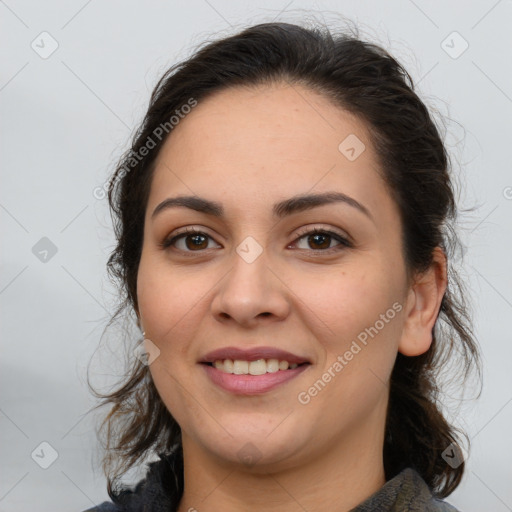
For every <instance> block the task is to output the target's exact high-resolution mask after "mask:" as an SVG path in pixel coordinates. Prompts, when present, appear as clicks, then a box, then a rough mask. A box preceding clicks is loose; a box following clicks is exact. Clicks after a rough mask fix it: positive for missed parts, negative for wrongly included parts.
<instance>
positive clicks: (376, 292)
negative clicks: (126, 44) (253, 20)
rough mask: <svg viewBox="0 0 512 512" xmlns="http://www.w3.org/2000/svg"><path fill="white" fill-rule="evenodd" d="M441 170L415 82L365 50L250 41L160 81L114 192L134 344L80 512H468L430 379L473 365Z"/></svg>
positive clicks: (444, 166)
mask: <svg viewBox="0 0 512 512" xmlns="http://www.w3.org/2000/svg"><path fill="white" fill-rule="evenodd" d="M448 171H449V161H448V156H447V153H446V150H445V147H444V145H443V142H442V140H441V138H440V135H439V133H438V130H437V128H436V126H435V124H434V123H433V121H432V119H431V117H430V115H429V113H428V110H427V109H426V107H425V105H424V104H423V103H422V101H421V100H420V99H419V98H418V96H417V95H416V94H415V92H414V91H413V86H412V81H411V79H410V77H409V75H408V74H407V72H406V71H405V70H404V69H403V67H401V65H400V64H398V63H397V62H396V60H394V59H393V58H392V57H391V56H390V55H389V54H388V53H387V52H386V51H385V50H383V49H381V48H379V47H378V46H375V45H372V44H369V43H366V42H363V41H361V40H359V39H358V38H357V37H355V36H349V35H345V34H341V35H332V34H330V33H329V32H328V31H327V30H325V29H324V30H322V29H306V28H303V27H300V26H297V25H292V24H286V23H267V24H261V25H257V26H254V27H250V28H248V29H246V30H244V31H243V32H241V33H239V34H236V35H234V36H231V37H227V38H225V39H222V40H218V41H216V42H212V43H209V44H207V45H205V46H204V47H203V48H202V49H200V50H199V51H198V52H197V53H196V54H195V55H194V56H193V57H192V58H190V59H189V60H187V61H186V62H183V63H180V64H178V65H176V66H174V67H173V68H171V69H170V70H169V71H168V72H167V73H166V74H165V75H164V76H163V77H162V78H161V80H160V81H159V83H158V84H157V86H156V89H155V91H154V92H153V95H152V97H151V102H150V106H149V109H148V112H147V114H146V116H145V119H144V121H143V123H142V126H141V127H140V129H139V130H138V132H137V133H136V135H135V137H134V140H133V144H132V148H131V150H130V151H129V152H127V153H126V154H125V155H124V157H123V159H122V160H121V162H120V163H119V166H118V168H117V171H116V173H115V175H114V176H113V177H112V180H111V183H110V185H111V188H110V190H109V200H110V205H111V208H112V210H113V212H114V214H115V218H116V224H115V231H116V236H117V240H118V245H117V247H116V249H115V251H114V252H113V254H112V256H111V258H110V260H109V268H110V270H111V271H112V272H113V275H114V276H115V277H117V278H118V279H119V280H120V282H121V284H122V286H123V290H124V292H125V296H124V298H125V303H124V305H123V306H124V307H126V308H128V309H129V310H132V311H133V312H134V313H135V314H136V318H137V322H138V325H139V327H140V329H141V332H142V335H143V339H144V343H143V345H139V346H138V347H137V348H136V350H135V353H134V357H133V360H134V365H133V367H132V369H131V373H130V375H129V378H128V379H127V380H126V381H125V382H124V383H123V384H122V385H121V386H120V387H119V388H118V389H117V390H115V391H113V392H112V393H111V394H109V395H104V396H103V403H104V404H110V405H111V406H112V408H111V411H110V413H109V415H108V417H107V418H106V420H105V422H104V427H106V431H107V443H106V444H107V455H106V458H105V464H104V465H105V468H106V472H107V476H108V477H109V479H108V491H109V495H110V497H111V499H112V503H107V502H105V503H104V504H102V505H100V506H98V507H96V508H94V509H91V510H94V511H97V512H99V511H107V510H116V511H121V510H122V511H134V510H137V511H139V510H140V511H142V510H144V511H160V510H166V511H169V510H172V511H178V512H184V511H191V510H198V511H200V512H201V511H217V510H226V511H227V510H233V511H235V510H247V511H252V510H277V509H279V510H280V511H283V510H285V511H287V510H308V511H319V510H327V509H329V510H336V511H348V510H356V511H359V512H362V511H370V510H371V511H373V510H378V511H388V510H389V511H391V510H393V511H398V510H400V511H401V510H425V511H426V510H428V511H434V510H435V511H453V510H455V508H453V507H452V506H451V505H449V504H448V503H447V502H445V501H444V498H445V497H446V496H448V495H449V494H450V493H451V492H452V491H453V490H454V489H455V488H456V487H457V485H458V484H459V483H460V481H461V478H462V475H463V471H464V460H463V456H462V451H461V448H460V445H459V441H458V437H457V434H456V430H455V428H454V427H453V426H451V425H450V424H449V423H448V422H447V420H446V419H445V418H444V417H443V414H442V412H441V409H440V407H439V404H438V401H437V397H438V395H437V384H436V380H435V375H436V372H437V371H438V370H439V369H440V368H441V367H442V365H443V363H444V362H445V361H448V360H450V361H451V360H452V358H453V357H454V354H456V353H458V354H462V357H463V361H462V365H461V367H462V368H464V369H465V370H466V372H467V370H468V369H469V368H470V367H476V368H478V367H479V366H478V364H479V356H478V351H477V346H476V342H475V340H474V337H473V335H472V331H471V324H470V321H469V317H468V313H467V311H466V308H465V305H464V303H463V302H462V298H461V296H460V283H459V282H458V281H457V279H456V274H455V273H454V271H453V269H452V267H451V266H450V264H449V261H448V258H449V256H450V254H449V248H450V247H451V245H452V244H453V243H454V242H456V239H455V238H454V235H453V233H452V232H451V231H450V226H451V224H450V223H451V222H453V220H454V218H455V214H456V207H455V203H454V195H453V190H452V184H451V181H450V177H449V174H448ZM118 313H119V312H118ZM142 346H143V347H144V349H145V357H142V356H141V352H140V350H141V347H142ZM452 349H453V350H452ZM452 352H453V353H452ZM150 454H153V455H154V454H158V460H156V461H153V462H152V463H151V464H150V466H149V470H148V473H147V475H146V477H145V478H144V479H143V480H141V481H140V482H139V483H138V484H137V486H136V487H135V488H132V489H130V488H126V487H125V488H120V487H119V486H116V485H115V484H117V483H119V479H120V477H121V476H122V475H123V474H124V473H125V472H126V471H127V470H128V469H130V468H131V467H134V466H135V465H136V463H137V462H140V461H142V460H143V459H144V458H145V457H146V456H148V455H150Z"/></svg>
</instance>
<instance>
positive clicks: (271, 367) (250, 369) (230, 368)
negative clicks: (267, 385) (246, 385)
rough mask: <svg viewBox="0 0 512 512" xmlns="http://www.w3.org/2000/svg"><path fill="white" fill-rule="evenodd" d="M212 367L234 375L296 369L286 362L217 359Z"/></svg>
mask: <svg viewBox="0 0 512 512" xmlns="http://www.w3.org/2000/svg"><path fill="white" fill-rule="evenodd" d="M213 366H214V367H215V368H217V370H220V371H221V372H225V373H234V374H235V375H264V374H265V373H275V372H277V371H279V370H288V368H289V369H290V370H293V369H294V368H297V366H298V364H297V363H291V364H290V363H288V361H279V360H278V359H266V360H265V359H258V360H257V361H240V360H238V359H236V360H234V361H233V360H232V359H224V360H221V359H217V360H216V361H214V363H213Z"/></svg>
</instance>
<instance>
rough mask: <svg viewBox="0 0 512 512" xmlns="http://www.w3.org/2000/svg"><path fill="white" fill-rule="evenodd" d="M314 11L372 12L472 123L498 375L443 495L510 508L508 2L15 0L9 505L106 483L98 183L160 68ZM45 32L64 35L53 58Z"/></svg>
mask: <svg viewBox="0 0 512 512" xmlns="http://www.w3.org/2000/svg"><path fill="white" fill-rule="evenodd" d="M301 9H306V10H308V11H314V12H316V13H317V16H318V18H320V19H321V16H322V14H323V15H324V16H325V19H326V21H327V22H328V23H329V22H330V20H335V19H336V17H337V14H338V13H339V14H342V15H344V16H346V17H347V18H349V19H351V20H353V21H354V22H355V23H356V24H359V25H360V26H361V29H362V31H361V35H362V36H364V37H366V38H367V39H370V40H373V41H375V42H378V43H380V44H383V45H384V46H385V47H387V48H388V49H389V50H390V51H391V52H392V53H393V54H394V55H395V56H396V57H397V58H399V59H400V60H401V61H402V62H403V63H404V64H405V66H406V68H407V69H408V70H409V72H410V73H411V75H412V76H413V78H414V79H415V81H416V82H418V83H419V86H418V87H419V88H418V91H419V93H420V94H421V95H422V97H423V98H424V99H425V101H426V102H427V103H428V105H429V106H430V107H431V108H434V109H436V110H438V111H439V112H441V114H443V115H445V116H448V117H449V118H451V119H454V120H456V121H457V122H458V123H460V124H457V123H456V122H449V123H448V126H447V129H448V133H447V144H448V146H449V150H450V152H451V153H452V155H453V157H454V162H455V163H456V164H457V163H458V164H460V165H458V166H457V168H458V172H460V175H461V181H462V183H463V184H464V186H463V188H462V191H461V206H465V207H471V206H474V205H475V204H477V205H478V208H477V209H476V210H475V211H473V212H472V213H470V214H467V215H465V216H464V217H463V218H462V226H461V227H462V229H463V233H462V234H463V239H464V240H465V242H466V243H467V245H468V251H467V254H466V282H467V284H468V286H469V288H470V290H471V291H472V293H473V294H474V304H475V325H476V330H477V334H478V338H479V340H480V343H481V347H482V353H483V360H484V364H485V373H484V378H485V380H484V390H483V394H482V397H481V399H480V401H479V402H477V403H476V404H474V403H472V402H471V401H469V400H468V402H467V403H466V402H465V403H464V405H463V407H462V408H460V409H459V412H458V413H456V421H457V422H458V424H460V425H461V426H463V427H464V428H466V429H467V430H468V433H469V434H470V437H471V438H472V442H473V451H472V454H471V457H470V459H469V461H468V470H467V474H466V476H465V479H464V482H463V484H462V485H461V486H460V487H459V489H458V490H457V491H456V492H455V493H454V494H452V495H451V496H450V498H449V500H448V501H450V502H451V503H453V504H454V505H455V506H457V507H459V508H460V509H461V510H462V511H464V512H469V511H483V510H485V511H490V510H492V511H493V512H504V511H507V510H512V486H511V485H510V484H511V482H512V463H511V462H510V459H511V454H512V441H511V437H510V431H511V425H512V403H511V401H512V372H511V371H510V370H511V361H512V343H511V337H510V329H509V326H508V320H509V319H510V317H511V313H512V309H511V308H512V277H511V276H512V272H511V270H512V268H511V261H512V260H511V258H510V254H511V252H512V232H511V222H510V221H511V219H512V188H511V187H512V172H511V159H510V148H511V136H512V130H511V122H510V119H511V116H512V66H511V63H512V58H511V57H512V35H511V34H512V31H511V29H510V27H511V26H512V2H511V1H510V0H501V1H496V0H485V1H479V2H476V1H473V2H467V1H462V0H458V1H452V2H445V1H439V0H437V1H433V2H432V1H431V2H427V1H426V0H416V1H412V0H394V1H388V2H382V1H377V0H374V1H365V2H361V1H348V0H344V1H338V2H334V1H330V2H329V1H318V2H304V1H299V0H295V1H290V0H276V1H274V2H272V1H263V0H258V1H255V2H251V3H249V2H247V1H238V2H235V1H231V2H229V1H226V0H208V1H206V0H190V1H188V2H163V1H154V0H153V1H148V2H142V1H133V0H131V1H126V0H125V1H120V0H115V1H110V2H100V1H99V0H89V1H85V0H74V1H68V2H64V1H55V0H53V1H45V2H35V1H32V2H22V1H16V0H6V1H2V2H0V15H1V19H2V32H1V33H2V45H1V46H0V52H1V56H2V62H3V65H2V74H1V79H0V109H1V113H0V115H1V121H2V138H1V158H2V170H1V172H2V176H1V191H0V219H1V226H2V273H1V277H0V303H1V326H2V328H1V332H2V347H1V373H0V379H1V381H0V384H1V397H0V425H1V444H0V456H1V463H2V469H1V479H0V511H2V512H7V511H18V512H19V511H33V510H38V511H40V512H44V511H52V512H58V511H67V512H71V511H77V512H79V511H81V510H84V509H85V508H88V507H90V506H92V505H93V504H96V503H99V502H101V501H102V500H104V499H106V497H107V496H106V491H105V481H104V478H103V476H102V474H101V471H100V470H99V469H98V460H99V458H98V455H99V450H98V446H97V442H96V439H95V435H94V430H93V426H94V422H95V421H96V420H97V417H94V415H91V414H89V415H85V413H86V412H87V411H88V410H89V408H90V407H91V405H93V403H94V402H93V401H92V399H91V397H90V395H89V392H88V389H87V386H86V380H85V376H86V366H87V363H88V362H89V360H90V358H91V356H92V354H93V352H94V350H95V348H96V347H97V346H98V343H99V340H100V337H101V333H102V330H103V327H104V326H105V324H106V321H107V320H108V318H109V312H110V311H111V309H112V305H113V303H114V302H113V300H114V298H115V297H114V296H113V295H112V294H113V292H114V290H113V289H112V287H111V285H110V284H109V283H108V281H107V279H106V274H105V263H106V260H107V257H108V254H109V251H110V250H111V249H112V247H113V235H112V231H111V227H110V220H109V215H108V211H107V209H106V201H105V199H103V200H101V199H100V200H98V199H96V198H95V197H94V195H93V191H94V189H95V188H96V187H98V186H102V185H103V183H104V182H105V180H106V179H107V175H108V173H109V172H110V171H111V170H112V167H113V164H114V162H115V159H116V158H117V157H118V156H119V155H120V154H121V152H122V150H123V149H125V148H126V147H127V143H128V139H129V136H130V135H131V133H132V131H133V129H134V128H135V127H136V125H137V123H138V121H139V120H140V119H141V116H142V115H143V112H144V109H145V107H146V106H147V101H148V99H149V94H150V91H151V90H152V88H153V86H154V84H155V82H156V79H157V78H158V77H159V76H160V75H161V73H162V72H163V71H164V70H165V68H166V67H167V66H169V65H170V64H172V63H174V62H175V61H176V60H178V59H180V58H182V57H185V56H186V55H188V52H189V50H191V49H192V48H193V47H194V45H195V44H197V43H199V42H200V41H202V40H203V39H204V38H206V37H210V36H214V35H215V34H216V33H219V32H221V33H222V34H223V35H227V34H228V33H231V32H232V31H234V30H237V29H239V28H242V25H244V24H251V23H256V22H263V21H272V20H273V19H278V20H282V21H295V20H297V19H299V18H300V16H301V13H302V11H301ZM44 31H46V32H48V33H49V34H51V37H52V38H53V39H55V40H56V41H57V43H58V49H57V50H56V51H55V52H54V53H53V54H52V55H50V56H49V57H48V58H46V59H43V58H42V57H41V56H40V53H42V52H44V51H48V50H49V49H51V40H50V38H49V36H40V34H41V32H44ZM454 31H456V32H458V33H459V34H460V36H461V38H463V39H461V38H460V37H459V36H457V35H453V34H452V33H453V32H454ZM43 38H45V39H44V40H43V41H41V40H42V39H43ZM447 38H448V39H447ZM33 41H34V43H33V44H34V46H36V48H38V51H39V53H37V52H36V51H35V50H34V49H33V48H32V47H31V44H32V42H33ZM443 41H445V43H443ZM464 41H466V42H467V43H468V44H469V47H468V49H467V50H466V51H465V52H464V53H462V54H461V55H457V54H458V53H460V51H461V50H462V49H463V47H464V46H463V45H464ZM449 53H451V55H450V54H449ZM455 56H457V58H454V57H455ZM43 237H47V238H48V239H50V240H51V242H52V243H53V244H54V245H55V246H56V248H57V253H56V254H55V255H53V256H52V255H51V253H49V254H48V256H47V261H46V262H43V261H40V259H38V258H37V257H36V255H35V254H34V253H33V247H34V246H35V245H36V243H38V241H39V240H40V239H41V238H43ZM39 250H41V249H39ZM36 252H37V251H36ZM43 256H44V253H43V254H40V257H43ZM107 355H108V354H107ZM118 355H119V354H117V356H118ZM105 357H106V356H105V354H103V356H102V358H100V359H101V362H103V367H102V368H101V369H100V367H101V365H99V364H98V365H95V366H94V367H93V370H94V371H93V373H94V374H95V375H96V376H97V377H98V376H99V377H100V378H103V377H102V375H105V379H107V381H108V374H109V373H110V374H114V373H115V371H117V370H118V369H119V364H117V365H116V364H115V361H114V360H116V361H117V362H119V361H118V359H119V358H118V359H116V357H114V356H113V357H112V361H114V362H112V363H110V362H108V363H105V361H108V357H107V358H105ZM119 357H120V356H119ZM121 359H122V358H121ZM110 364H111V366H109V365H110ZM105 365H107V366H105ZM470 396H471V393H470V394H469V396H468V398H470ZM41 442H47V443H49V444H50V445H51V446H52V447H53V449H55V450H56V451H57V452H58V458H57V459H56V460H55V461H54V462H53V464H51V465H50V467H49V468H48V469H42V468H41V467H40V466H39V465H38V464H36V462H35V461H34V460H33V459H32V457H31V454H32V452H33V451H34V450H36V449H37V450H36V453H39V455H40V457H39V459H38V460H39V461H40V462H41V461H43V459H44V458H46V462H50V459H49V458H48V457H50V456H51V452H50V450H49V449H48V448H45V447H44V446H43V447H42V449H43V452H44V457H43V456H42V452H41V447H40V443H41ZM34 458H36V457H35V456H34ZM43 462H44V461H43Z"/></svg>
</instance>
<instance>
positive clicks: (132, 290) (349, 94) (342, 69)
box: [96, 23, 480, 498]
mask: <svg viewBox="0 0 512 512" xmlns="http://www.w3.org/2000/svg"><path fill="white" fill-rule="evenodd" d="M280 82H284V83H288V84H290V85H291V86H293V85H295V84H300V85H303V86H306V87H309V88H310V89H312V90H313V91H317V92H319V93H321V94H323V95H324V96H325V97H326V98H328V99H329V100H330V101H331V102H332V103H333V105H335V106H337V107H339V108H341V109H344V110H346V111H348V112H350V113H352V114H355V115H356V116H357V117H358V118H359V119H361V120H362V121H363V122H364V123H365V125H366V126H367V128H368V130H369V134H370V139H371V141H372V143H373V145H374V147H375V149H376V151H377V155H378V158H379V163H380V170H381V173H382V175H383V177H384V179H385V182H386V184H387V186H388V187H389V190H390V193H391V195H392V197H393V199H394V201H395V202H396V204H397V205H398V207H399V211H400V217H401V225H402V230H403V233H402V239H403V247H404V249H403V250H404V258H405V262H406V270H407V273H408V275H409V276H413V275H414V274H415V273H416V272H421V271H424V270H426V269H427V268H429V266H430V265H431V264H432V261H433V260H432V256H433V252H434V249H435V248H436V247H438V246H439V247H441V248H442V249H443V251H444V252H445V253H446V254H447V258H448V285H447V288H446V292H445V294H444V297H443V299H442V303H441V308H440V312H439V315H438V318H437V320H436V324H435V326H434V328H433V332H432V335H433V342H432V344H431V346H430V348H429V350H428V351H427V352H425V353H424V354H422V355H419V356H415V357H407V356H404V355H402V354H400V353H399V354H398V356H397V359H396V362H395V365H394V368H393V371H392V375H391V382H390V395H389V404H388V411H387V418H386V425H385V440H384V451H383V460H384V469H385V476H386V480H389V479H390V478H392V477H393V476H395V475H397V474H398V473H399V472H400V471H401V470H402V469H404V468H406V467H412V468H414V469H416V470H417V471H418V472H419V474H420V475H421V476H422V478H423V479H424V480H425V481H426V483H427V484H428V485H429V487H430V488H431V489H432V490H433V492H434V494H435V495H436V496H438V497H441V498H442V497H446V496H448V495H449V494H450V493H451V492H452V491H453V490H454V489H455V488H456V487H457V486H458V484H459V483H460V481H461V478H462V475H463V472H464V462H462V463H461V464H460V465H455V464H452V465H453V466H456V467H452V465H450V464H448V463H447V462H446V461H445V460H444V459H443V457H442V453H443V451H444V450H446V449H447V448H448V447H449V446H450V445H452V448H453V449H454V450H455V451H459V453H461V452H460V448H458V447H459V446H460V443H461V439H460V437H459V436H460V435H462V436H463V437H466V439H467V436H465V434H464V433H463V432H462V431H461V430H459V429H457V428H455V427H454V426H453V425H451V424H450V423H449V422H448V421H447V419H446V418H445V417H444V415H443V413H442V411H441V405H440V403H439V396H440V389H439V383H438V379H439V373H440V371H441V370H442V369H443V368H444V367H445V365H446V364H447V363H448V361H452V358H453V357H455V356H458V357H460V358H461V361H460V364H458V368H459V369H460V370H461V376H462V377H463V380H464V381H465V380H466V379H467V377H468V373H469V370H471V369H477V370H478V372H479V374H480V359H479V353H478V348H477V343H476V340H475V339H474V335H473V332H472V325H471V321H470V314H469V310H468V305H467V304H466V303H465V301H464V298H463V291H464V289H463V285H462V282H461V280H460V278H459V277H458V275H457V273H456V271H455V269H454V268H453V265H452V254H453V252H454V250H455V249H454V248H456V247H457V246H458V245H460V242H459V241H458V238H457V235H456V233H455V231H454V229H453V226H454V224H455V220H456V215H457V208H456V205H455V199H454V188H453V184H452V180H451V178H450V174H449V172H450V170H451V169H450V162H449V156H448V155H447V152H446V149H445V146H444V144H443V141H442V139H441V136H440V134H439V132H438V129H437V128H436V125H435V123H434V121H433V119H432V118H431V115H430V114H429V111H428V109H427V108H426V106H425V105H424V103H423V102H422V101H421V100H420V98H419V97H418V95H417V94H416V93H415V92H414V85H413V81H412V79H411V77H410V75H409V74H408V73H407V71H406V70H405V69H404V68H403V67H402V65H401V64H399V63H398V62H397V61H396V60H395V59H394V58H393V57H392V56H390V55H389V53H388V52H387V51H386V50H384V49H382V48H381V47H379V46H378V45H376V44H372V43H369V42H364V41H362V40H360V39H359V38H358V37H356V36H355V35H354V34H348V33H341V34H335V35H334V34H333V32H332V31H330V30H329V29H326V28H325V27H313V28H305V27H302V26H299V25H294V24H288V23H263V24H259V25H256V26H253V27H250V28H246V29H245V30H243V31H241V32H240V33H237V34H235V35H231V36H228V37H225V38H223V39H220V40H217V41H213V42H208V43H206V44H204V45H203V46H202V47H200V48H199V49H198V50H197V51H196V52H195V54H194V55H193V56H192V57H191V58H189V59H188V60H185V61H183V62H180V63H178V64H176V65H174V66H173V67H171V68H170V69H169V70H168V71H167V72H166V73H165V74H164V75H163V76H162V77H161V79H160V80H159V81H158V83H157V85H156V87H155V89H154V91H153V93H152V95H151V99H150V104H149V107H148V110H147V113H146V115H145V117H144V120H143V122H142V124H141V125H140V127H139V128H138V130H137V131H136V133H135V134H134V136H133V140H132V144H131V148H130V149H129V150H128V151H126V153H125V154H124V155H123V156H122V158H121V160H120V161H119V163H118V165H117V167H116V171H115V173H114V174H113V176H112V177H111V180H110V188H109V194H108V199H109V204H110V208H111V212H112V214H113V219H114V230H115V235H116V240H117V246H116V247H115V249H114V251H113V252H112V254H111V256H110V258H109V261H108V269H109V272H110V273H111V275H112V276H113V277H114V279H116V280H117V281H118V283H119V285H120V289H121V303H120V305H119V309H118V310H117V312H116V314H115V315H114V318H115V317H116V316H117V315H119V314H120V313H121V312H122V311H123V310H130V311H138V305H137V272H138V266H139V261H140V257H141V251H142V244H143V230H144V218H145V211H146V207H147V201H148V196H149V190H150V185H151V179H152V174H153V171H154V168H155V160H156V157H157V155H158V153H159V150H160V148H161V147H162V145H163V144H164V142H165V140H166V138H167V137H169V136H172V130H171V129H167V128H169V119H170V117H171V116H173V115H174V114H175V113H176V114H177V115H179V114H180V112H183V111H184V110H183V109H184V107H183V106H184V105H191V104H192V102H194V101H195V102H198V103H200V102H201V101H202V100H204V99H205V98H207V97H208V96H209V95H210V94H212V93H214V92H216V91H220V90H222V89H225V88H228V87H236V86H248V87H250V86H256V85H265V84H271V83H280ZM191 100H192V101H191ZM166 123H167V124H166ZM162 126H164V127H167V128H166V129H165V133H164V132H162V128H161V127H162ZM159 127H160V129H159V130H158V128H159ZM155 130H156V131H155ZM167 132H168V133H167ZM162 133H164V136H162ZM155 134H160V137H157V136H155ZM149 139H151V140H152V141H153V143H154V145H155V147H154V148H152V149H151V150H150V151H149V152H148V151H146V152H144V151H141V149H142V148H144V147H147V145H148V140H149ZM143 153H145V154H144V156H141V155H142V154H143ZM134 155H137V158H134ZM96 395H97V396H98V397H100V398H102V402H101V404H100V405H109V406H110V407H111V408H110V412H109V414H108V416H107V417H106V418H105V420H104V422H103V423H102V425H101V429H100V430H102V431H103V430H105V432H106V454H105V457H104V461H103V463H104V470H105V473H106V475H107V478H108V490H109V494H110V495H111V496H112V492H113V488H114V484H115V483H116V482H117V481H118V480H119V479H120V477H121V476H122V475H124V474H125V473H126V472H127V470H128V469H130V468H132V467H134V466H135V465H136V463H137V462H139V461H141V459H143V458H144V457H145V456H147V454H148V453H155V454H156V453H161V452H166V451H169V450H170V449H171V448H173V447H175V446H176V445H177V446H178V447H180V446H181V430H180V427H179V425H178V424H177V422H176V421H175V419H174V418H173V417H172V415H171V414H170V412H169V411H168V410H167V408H166V407H165V405H164V403H163V401H162V400H161V398H160V396H159V394H158V392H157V390H156V387H155V386H154V384H153V381H152V378H151V374H150V371H149V367H148V366H147V365H145V364H143V363H142V362H140V361H139V360H138V359H136V358H134V360H133V365H132V366H131V368H130V369H129V371H128V373H127V375H126V376H125V379H124V380H123V382H121V383H120V384H119V387H118V388H117V389H115V390H114V391H112V392H110V393H108V394H99V393H96ZM178 471H182V467H180V468H179V469H178ZM176 479H177V481H180V482H182V481H183V475H176Z"/></svg>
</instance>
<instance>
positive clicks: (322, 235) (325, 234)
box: [295, 228, 352, 252]
mask: <svg viewBox="0 0 512 512" xmlns="http://www.w3.org/2000/svg"><path fill="white" fill-rule="evenodd" d="M302 239H305V240H306V245H307V247H299V249H305V250H308V249H311V250H313V251H325V252H326V251H328V250H330V249H334V250H339V249H343V248H345V247H351V246H352V245H351V243H350V242H349V241H348V240H347V239H346V238H344V237H343V236H341V235H340V234H339V233H334V232H333V231H328V230H322V229H318V228H316V229H313V230H310V231H306V232H304V233H302V234H301V236H300V237H299V238H298V239H297V241H296V242H295V244H298V243H299V242H300V240H302ZM333 241H334V242H337V244H335V245H334V246H331V244H332V242H333Z"/></svg>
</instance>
